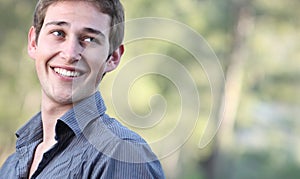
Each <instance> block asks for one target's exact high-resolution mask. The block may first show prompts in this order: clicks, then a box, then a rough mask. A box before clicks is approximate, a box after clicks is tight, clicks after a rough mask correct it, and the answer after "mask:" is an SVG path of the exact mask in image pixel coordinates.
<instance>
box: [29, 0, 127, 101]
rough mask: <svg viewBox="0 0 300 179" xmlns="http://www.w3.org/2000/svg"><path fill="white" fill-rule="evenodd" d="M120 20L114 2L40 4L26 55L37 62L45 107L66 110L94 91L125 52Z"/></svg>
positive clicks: (42, 0) (89, 0)
mask: <svg viewBox="0 0 300 179" xmlns="http://www.w3.org/2000/svg"><path fill="white" fill-rule="evenodd" d="M123 19H124V16H123V9H122V6H121V4H120V3H119V1H118V0H40V1H39V3H38V5H37V8H36V13H35V20H34V21H35V22H34V26H32V27H31V28H30V30H29V33H28V54H29V56H30V57H31V58H32V59H33V60H34V61H35V66H36V71H37V75H38V78H39V80H40V83H41V86H42V90H43V93H42V95H43V101H47V102H48V103H49V102H50V103H51V102H54V103H58V104H68V105H70V104H72V103H74V102H76V101H80V100H82V99H84V98H86V97H88V96H90V95H92V94H93V93H94V92H95V91H96V90H97V87H98V85H99V84H100V82H101V80H102V77H103V75H104V74H105V73H107V72H110V71H112V70H114V69H115V68H116V67H117V66H118V64H119V62H120V58H121V56H122V54H123V52H124V47H123V45H122V44H121V43H122V40H123V28H124V27H123V25H124V24H123V23H122V21H123ZM119 22H121V25H117V24H118V23H119ZM112 25H114V27H112Z"/></svg>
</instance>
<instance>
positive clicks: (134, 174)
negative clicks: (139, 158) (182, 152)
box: [92, 159, 165, 179]
mask: <svg viewBox="0 0 300 179" xmlns="http://www.w3.org/2000/svg"><path fill="white" fill-rule="evenodd" d="M95 174H96V175H95V176H94V177H92V178H103V179H106V178H130V179H164V178H165V176H164V173H163V171H162V168H161V165H160V162H159V161H152V162H148V163H127V162H122V161H118V160H115V159H111V160H109V161H108V162H107V164H106V166H105V167H104V169H103V170H99V171H97V172H96V173H95Z"/></svg>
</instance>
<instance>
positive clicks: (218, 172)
mask: <svg viewBox="0 0 300 179" xmlns="http://www.w3.org/2000/svg"><path fill="white" fill-rule="evenodd" d="M122 2H123V4H124V6H125V13H126V18H127V20H130V19H135V18H141V17H162V18H166V19H172V20H175V21H178V22H181V23H184V24H186V25H187V26H189V27H190V28H191V29H193V30H194V31H196V32H197V33H199V34H200V35H201V36H202V37H203V38H204V39H205V40H206V41H207V43H208V44H209V45H210V47H211V48H212V49H213V51H214V52H215V53H216V56H217V57H218V59H219V61H220V64H221V66H222V69H223V73H224V77H225V79H226V88H225V89H226V90H220V93H219V95H214V96H213V95H212V94H211V86H210V83H209V82H208V80H207V77H206V76H205V74H204V71H205V70H210V69H202V68H201V67H200V66H199V64H196V63H195V58H194V57H193V56H192V55H191V54H189V53H188V52H186V51H185V50H183V49H182V48H180V47H179V46H177V45H178V44H177V45H174V44H170V43H165V42H161V41H158V40H153V39H152V40H151V39H146V40H141V41H137V42H135V43H133V44H132V43H128V44H125V45H126V47H128V48H127V51H126V53H125V55H124V58H123V61H122V63H121V65H120V68H119V70H122V68H123V67H124V68H125V67H126V64H127V62H129V61H130V60H131V59H132V58H134V57H135V56H137V55H139V54H143V53H149V52H151V53H157V54H163V55H165V56H169V57H172V58H173V59H175V60H177V61H178V62H179V63H180V64H182V65H183V66H184V67H186V69H187V70H188V71H189V72H190V73H191V74H192V77H193V79H194V81H195V84H196V85H197V90H198V91H199V96H200V102H201V109H199V111H191V112H199V118H198V119H197V120H198V121H197V123H195V125H194V126H193V128H191V130H190V134H189V135H188V136H189V137H188V138H187V139H188V140H184V142H183V143H182V144H181V145H180V147H179V148H178V149H174V150H172V151H169V153H168V155H163V157H161V162H162V164H163V167H164V170H165V173H166V176H167V178H187V179H196V178H199V179H221V178H222V179H248V178H249V179H281V178H286V179H296V178H300V141H299V139H298V135H299V134H300V121H298V120H297V117H298V116H300V110H299V109H300V95H299V93H298V91H299V90H300V60H299V58H300V33H299V32H300V21H299V19H300V11H299V10H298V7H300V1H298V0H285V1H279V0H274V1H268V0H185V1H182V0H163V1H153V0H123V1H122ZM35 3H36V1H32V0H0V22H1V23H0V39H1V44H0V59H1V60H0V84H1V87H0V99H1V100H0V165H2V163H3V162H4V160H5V159H6V158H7V156H8V155H9V154H10V153H12V152H13V151H14V146H15V135H14V133H15V131H16V130H17V129H18V128H19V127H21V126H22V125H23V124H24V123H25V122H26V121H27V120H28V119H29V118H30V117H31V116H33V115H34V114H35V113H36V112H38V110H39V105H40V87H39V83H38V81H37V78H36V74H35V70H34V63H33V61H32V60H31V59H30V58H29V57H28V55H27V45H26V44H27V31H28V29H29V27H30V25H31V18H32V12H33V9H34V5H35ZM144 28H146V27H143V26H141V27H140V29H138V31H143V30H146V29H144ZM126 33H130V32H126ZM170 33H174V34H175V36H176V35H177V36H178V38H180V35H181V34H176V33H177V31H176V29H170ZM191 43H192V42H191ZM179 45H180V44H179ZM195 46H197V44H195ZM195 48H197V47H195ZM297 59H298V60H297ZM140 65H141V66H140V67H138V68H142V65H147V64H143V62H141V63H140ZM197 65H198V66H197ZM154 66H157V69H159V68H165V69H166V70H167V67H165V66H162V65H159V64H156V65H154ZM157 69H156V70H157ZM154 70H155V69H154ZM118 72H119V71H115V72H112V73H111V74H109V75H107V77H105V78H106V79H104V81H103V83H102V84H101V87H100V89H101V91H102V94H103V96H104V98H105V100H106V102H107V107H108V113H109V114H111V115H112V116H115V117H116V118H122V116H121V115H120V114H122V113H126V111H125V112H124V111H119V110H122V109H116V108H115V106H114V102H113V101H112V100H111V96H113V95H114V93H112V88H113V85H114V82H115V80H116V77H117V76H118ZM174 75H176V74H174ZM178 75H180V74H178ZM178 79H180V76H178ZM216 80H217V79H216ZM220 85H221V86H222V84H220ZM120 90H128V91H129V92H128V93H130V94H129V99H128V101H129V102H128V103H130V105H131V106H130V107H131V109H132V111H134V112H135V113H137V114H139V115H141V116H143V115H147V114H148V113H149V111H151V109H150V108H151V107H152V110H155V109H156V108H155V106H156V105H155V104H156V102H157V101H156V100H154V102H153V103H151V104H152V105H150V107H149V106H147V104H148V101H149V99H150V98H151V97H152V96H153V95H155V94H159V95H160V96H161V97H163V98H164V100H165V102H166V104H167V109H166V111H165V115H164V117H163V118H162V120H161V121H160V122H161V123H164V124H163V125H162V126H160V127H158V129H159V130H152V131H151V130H150V132H148V131H145V130H143V129H141V128H138V127H134V126H130V125H128V127H129V128H131V129H133V130H135V131H137V132H138V133H139V134H141V135H142V136H143V137H144V138H145V139H146V140H147V141H148V142H149V143H150V144H151V143H154V141H156V140H159V139H161V138H163V137H164V136H166V134H165V131H171V130H172V128H174V127H176V124H178V121H177V120H178V119H177V118H178V117H177V116H178V115H179V114H178V109H181V108H182V109H183V108H185V107H184V106H181V107H180V98H179V97H178V95H179V94H178V91H177V90H178V89H177V90H176V87H174V84H172V81H170V80H168V79H167V78H164V77H162V76H159V75H148V76H145V77H143V78H142V79H139V80H136V81H135V84H134V85H133V86H132V87H131V88H130V89H120ZM224 91H225V93H223V92H224ZM191 98H194V96H191ZM120 100H122V99H120ZM125 100H126V99H125ZM126 101H127V100H126ZM158 104H159V103H158ZM212 104H214V105H212ZM222 104H226V105H225V109H226V110H223V109H224V108H223V107H224V106H222ZM212 106H213V108H212ZM124 110H125V109H124ZM209 119H210V120H209ZM184 120H185V119H184ZM219 121H222V123H221V125H220V126H219V125H218V122H219ZM121 122H122V121H121ZM189 122H193V120H192V121H190V120H188V119H186V122H185V124H186V125H187V126H188V125H189ZM208 122H210V126H209V127H208V128H206V126H207V124H208ZM123 123H124V124H125V125H126V121H125V122H124V121H123ZM211 123H212V124H211ZM174 125H175V126H174ZM168 126H169V127H168ZM170 126H171V127H170ZM182 127H183V128H184V126H182ZM205 129H208V130H211V131H208V133H211V134H214V130H216V129H217V133H216V134H215V135H213V136H214V138H213V140H212V141H210V142H209V143H208V144H207V145H205V146H202V147H199V141H201V136H203V135H204V133H205V132H207V131H205ZM182 135H186V134H182ZM180 136H181V134H180V133H178V134H177V135H175V136H173V137H171V138H170V141H168V142H167V143H165V144H164V145H166V146H167V145H169V144H171V143H173V142H176V140H179V138H180ZM154 151H155V152H156V153H158V154H159V153H163V152H164V146H163V145H162V146H161V147H160V148H159V147H155V148H154Z"/></svg>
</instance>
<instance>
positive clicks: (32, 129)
mask: <svg viewBox="0 0 300 179" xmlns="http://www.w3.org/2000/svg"><path fill="white" fill-rule="evenodd" d="M16 136H17V138H18V140H17V146H22V145H26V144H28V143H30V142H32V141H36V140H38V139H41V138H42V137H43V126H42V118H41V113H40V112H39V113H38V114H36V115H35V116H34V117H32V118H31V119H30V120H29V121H28V122H27V123H26V124H25V125H24V126H23V127H21V128H20V129H19V130H18V131H17V132H16ZM24 141H26V142H28V143H26V144H23V142H24Z"/></svg>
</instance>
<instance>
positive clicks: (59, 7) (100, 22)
mask: <svg viewBox="0 0 300 179" xmlns="http://www.w3.org/2000/svg"><path fill="white" fill-rule="evenodd" d="M110 21H111V18H110V16H109V15H108V14H104V13H102V12H101V11H100V10H99V9H98V8H97V7H94V6H93V5H92V4H91V3H88V2H86V1H60V2H56V3H54V4H52V5H50V6H49V7H48V9H47V12H46V14H45V19H44V23H45V24H52V25H67V26H72V25H75V24H77V25H81V26H82V27H83V28H91V29H95V30H99V31H104V30H108V29H109V27H110Z"/></svg>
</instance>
